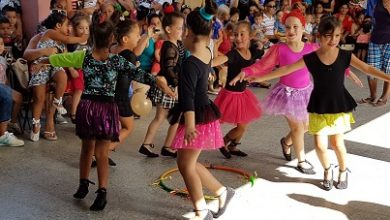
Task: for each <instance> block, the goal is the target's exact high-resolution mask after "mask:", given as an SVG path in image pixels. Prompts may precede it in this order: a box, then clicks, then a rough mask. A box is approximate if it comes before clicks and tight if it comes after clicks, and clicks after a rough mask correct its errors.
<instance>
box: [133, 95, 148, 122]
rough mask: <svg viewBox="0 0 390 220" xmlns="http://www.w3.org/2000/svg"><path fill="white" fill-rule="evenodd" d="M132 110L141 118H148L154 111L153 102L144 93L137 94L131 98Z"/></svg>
mask: <svg viewBox="0 0 390 220" xmlns="http://www.w3.org/2000/svg"><path fill="white" fill-rule="evenodd" d="M131 109H132V110H133V112H134V113H135V114H137V115H139V116H146V115H148V114H149V112H150V111H151V110H152V101H150V99H148V98H147V97H146V95H145V94H143V93H135V94H133V96H132V97H131Z"/></svg>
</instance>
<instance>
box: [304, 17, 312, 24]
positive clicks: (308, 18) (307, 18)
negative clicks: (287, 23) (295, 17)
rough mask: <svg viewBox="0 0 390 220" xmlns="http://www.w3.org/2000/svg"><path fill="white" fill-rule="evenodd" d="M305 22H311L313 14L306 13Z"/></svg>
mask: <svg viewBox="0 0 390 220" xmlns="http://www.w3.org/2000/svg"><path fill="white" fill-rule="evenodd" d="M305 20H306V23H307V24H309V23H313V16H312V15H306V17H305Z"/></svg>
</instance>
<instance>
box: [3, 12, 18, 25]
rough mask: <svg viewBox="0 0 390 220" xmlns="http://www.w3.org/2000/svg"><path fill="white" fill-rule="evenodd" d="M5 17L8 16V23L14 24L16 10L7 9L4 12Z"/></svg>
mask: <svg viewBox="0 0 390 220" xmlns="http://www.w3.org/2000/svg"><path fill="white" fill-rule="evenodd" d="M5 17H7V18H8V20H9V23H10V24H11V25H12V26H15V25H16V18H17V17H16V12H14V11H7V12H6V13H5Z"/></svg>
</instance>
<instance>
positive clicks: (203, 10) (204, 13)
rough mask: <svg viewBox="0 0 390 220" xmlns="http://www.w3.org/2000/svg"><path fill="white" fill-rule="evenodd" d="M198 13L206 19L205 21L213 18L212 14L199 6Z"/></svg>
mask: <svg viewBox="0 0 390 220" xmlns="http://www.w3.org/2000/svg"><path fill="white" fill-rule="evenodd" d="M199 14H200V16H201V17H202V18H203V19H204V20H206V21H210V20H211V19H213V17H214V15H211V14H209V13H207V12H206V10H205V8H201V9H200V10H199Z"/></svg>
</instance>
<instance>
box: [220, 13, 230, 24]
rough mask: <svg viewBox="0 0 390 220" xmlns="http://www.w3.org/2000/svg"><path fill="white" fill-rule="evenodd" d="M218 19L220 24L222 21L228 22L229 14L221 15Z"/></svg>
mask: <svg viewBox="0 0 390 220" xmlns="http://www.w3.org/2000/svg"><path fill="white" fill-rule="evenodd" d="M219 19H220V20H221V21H222V22H224V21H229V19H230V15H229V13H223V14H222V15H221V17H220V18H219Z"/></svg>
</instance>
